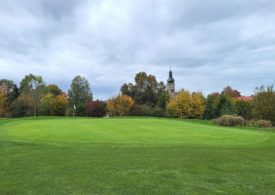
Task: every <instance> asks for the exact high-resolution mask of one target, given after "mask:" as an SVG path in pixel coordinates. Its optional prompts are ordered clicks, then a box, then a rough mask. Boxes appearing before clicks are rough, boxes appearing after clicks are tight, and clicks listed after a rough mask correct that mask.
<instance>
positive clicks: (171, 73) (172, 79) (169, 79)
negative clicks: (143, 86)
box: [167, 67, 175, 83]
mask: <svg viewBox="0 0 275 195" xmlns="http://www.w3.org/2000/svg"><path fill="white" fill-rule="evenodd" d="M174 82H175V79H174V78H173V72H172V70H171V67H170V71H169V77H168V79H167V83H174Z"/></svg>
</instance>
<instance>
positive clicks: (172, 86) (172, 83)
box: [167, 68, 175, 97]
mask: <svg viewBox="0 0 275 195" xmlns="http://www.w3.org/2000/svg"><path fill="white" fill-rule="evenodd" d="M167 92H168V93H169V95H170V96H171V97H174V96H175V79H174V78H173V73H172V70H171V68H170V71H169V78H168V79H167Z"/></svg>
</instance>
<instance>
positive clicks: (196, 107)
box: [191, 92, 205, 119]
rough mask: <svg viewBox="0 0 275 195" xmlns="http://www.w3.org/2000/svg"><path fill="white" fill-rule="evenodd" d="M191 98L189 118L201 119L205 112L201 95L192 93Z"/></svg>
mask: <svg viewBox="0 0 275 195" xmlns="http://www.w3.org/2000/svg"><path fill="white" fill-rule="evenodd" d="M191 98H192V112H191V113H192V114H191V118H197V119H201V118H202V116H203V113H204V110H205V101H204V97H203V95H202V93H200V92H194V93H192V95H191Z"/></svg>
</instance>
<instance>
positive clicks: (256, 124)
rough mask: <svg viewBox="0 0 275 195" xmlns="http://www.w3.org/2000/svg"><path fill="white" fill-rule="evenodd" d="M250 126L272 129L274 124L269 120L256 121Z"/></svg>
mask: <svg viewBox="0 0 275 195" xmlns="http://www.w3.org/2000/svg"><path fill="white" fill-rule="evenodd" d="M250 126H252V127H258V128H271V127H272V122H271V121H268V120H256V121H255V120H254V121H251V122H250Z"/></svg>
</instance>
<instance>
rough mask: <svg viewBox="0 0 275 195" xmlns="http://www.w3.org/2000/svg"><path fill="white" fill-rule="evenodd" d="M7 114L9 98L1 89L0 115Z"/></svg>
mask: <svg viewBox="0 0 275 195" xmlns="http://www.w3.org/2000/svg"><path fill="white" fill-rule="evenodd" d="M6 114H7V98H6V96H5V94H4V92H3V91H2V90H1V89H0V117H4V116H5V115H6Z"/></svg>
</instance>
